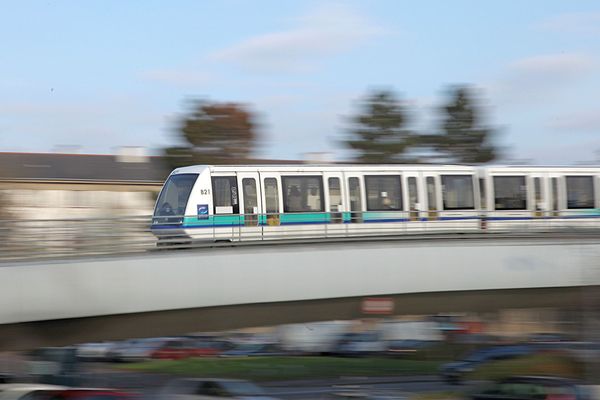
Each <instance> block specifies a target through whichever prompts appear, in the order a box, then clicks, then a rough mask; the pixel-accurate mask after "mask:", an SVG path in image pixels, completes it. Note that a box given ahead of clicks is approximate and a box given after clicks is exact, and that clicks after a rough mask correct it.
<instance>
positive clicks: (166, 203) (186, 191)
mask: <svg viewBox="0 0 600 400" xmlns="http://www.w3.org/2000/svg"><path fill="white" fill-rule="evenodd" d="M196 179H198V174H176V175H171V176H170V177H169V179H168V180H167V183H165V187H164V188H163V190H162V191H161V192H160V196H159V198H158V201H157V202H156V210H155V212H154V215H156V216H160V217H163V216H169V215H173V216H175V215H178V216H183V215H184V214H185V208H186V205H187V202H188V199H189V197H190V193H191V192H192V188H193V187H194V183H196Z"/></svg>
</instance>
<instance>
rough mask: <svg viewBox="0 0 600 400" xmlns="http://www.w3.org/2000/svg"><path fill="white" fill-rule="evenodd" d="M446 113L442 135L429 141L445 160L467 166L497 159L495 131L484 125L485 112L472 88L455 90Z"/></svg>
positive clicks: (444, 108) (445, 108)
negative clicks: (482, 113)
mask: <svg viewBox="0 0 600 400" xmlns="http://www.w3.org/2000/svg"><path fill="white" fill-rule="evenodd" d="M442 110H443V126H442V132H441V133H440V134H437V135H430V136H427V137H426V138H427V139H425V140H426V142H428V144H430V145H431V146H432V147H433V148H434V149H435V150H437V151H438V152H439V153H440V155H441V156H442V157H443V158H446V159H448V160H451V162H458V163H465V164H481V163H486V162H489V161H493V160H494V159H496V158H497V155H498V154H497V153H498V149H496V148H495V147H494V146H493V145H492V139H493V137H494V135H495V131H494V130H492V129H490V128H486V127H484V126H483V125H482V124H481V120H482V115H481V110H480V109H479V108H478V106H477V101H476V97H475V96H474V94H473V91H472V90H471V89H470V88H468V87H466V86H456V87H454V88H452V89H451V90H450V99H449V101H448V104H446V105H445V106H444V107H443V108H442Z"/></svg>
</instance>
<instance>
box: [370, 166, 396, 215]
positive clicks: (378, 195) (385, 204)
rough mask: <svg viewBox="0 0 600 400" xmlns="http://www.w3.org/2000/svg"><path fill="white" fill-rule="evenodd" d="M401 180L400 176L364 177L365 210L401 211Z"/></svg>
mask: <svg viewBox="0 0 600 400" xmlns="http://www.w3.org/2000/svg"><path fill="white" fill-rule="evenodd" d="M401 179H402V177H401V176H400V175H366V176H365V185H366V188H367V189H366V190H367V210H369V211H390V210H391V211H400V210H402V181H401Z"/></svg>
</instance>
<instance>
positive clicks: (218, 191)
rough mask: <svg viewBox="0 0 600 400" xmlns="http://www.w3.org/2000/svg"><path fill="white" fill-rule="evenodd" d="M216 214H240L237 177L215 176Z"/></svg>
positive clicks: (213, 180) (214, 200) (214, 201)
mask: <svg viewBox="0 0 600 400" xmlns="http://www.w3.org/2000/svg"><path fill="white" fill-rule="evenodd" d="M212 189H213V204H214V209H215V214H239V213H240V204H239V201H238V190H237V182H236V179H235V176H213V178H212Z"/></svg>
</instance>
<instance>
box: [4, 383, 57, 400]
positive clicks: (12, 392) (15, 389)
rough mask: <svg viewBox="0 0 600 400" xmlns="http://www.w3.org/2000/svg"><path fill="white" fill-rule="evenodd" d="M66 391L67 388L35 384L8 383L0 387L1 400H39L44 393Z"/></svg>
mask: <svg viewBox="0 0 600 400" xmlns="http://www.w3.org/2000/svg"><path fill="white" fill-rule="evenodd" d="M64 389H67V387H65V386H56V385H41V384H35V383H7V384H4V385H0V400H35V399H36V398H38V397H37V395H38V394H42V393H43V392H46V391H53V390H64Z"/></svg>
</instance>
